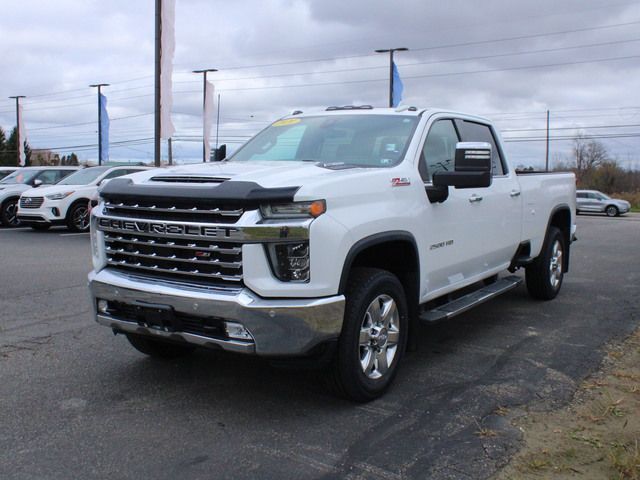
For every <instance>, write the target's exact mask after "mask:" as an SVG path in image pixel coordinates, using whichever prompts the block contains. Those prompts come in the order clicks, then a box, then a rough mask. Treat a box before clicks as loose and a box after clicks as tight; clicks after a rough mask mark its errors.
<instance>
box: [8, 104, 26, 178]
mask: <svg viewBox="0 0 640 480" xmlns="http://www.w3.org/2000/svg"><path fill="white" fill-rule="evenodd" d="M9 98H15V99H16V167H19V166H20V142H21V141H22V139H21V138H20V99H21V98H25V96H24V95H14V96H13V97H9ZM24 163H25V164H26V163H27V162H26V159H25V162H24Z"/></svg>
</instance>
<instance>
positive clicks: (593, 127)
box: [500, 123, 640, 133]
mask: <svg viewBox="0 0 640 480" xmlns="http://www.w3.org/2000/svg"><path fill="white" fill-rule="evenodd" d="M631 127H640V124H637V123H636V124H627V125H587V126H584V127H553V128H550V129H549V130H589V129H600V128H631ZM546 130H547V129H546V128H513V129H507V130H500V131H501V132H502V133H506V132H543V131H546Z"/></svg>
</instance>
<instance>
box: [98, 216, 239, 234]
mask: <svg viewBox="0 0 640 480" xmlns="http://www.w3.org/2000/svg"><path fill="white" fill-rule="evenodd" d="M98 225H99V226H100V228H101V229H107V230H120V231H126V232H135V233H157V234H159V235H189V236H199V237H206V238H231V237H234V236H235V235H237V234H238V233H239V232H240V231H239V230H238V229H237V228H228V227H213V226H206V225H184V224H179V223H164V222H141V221H135V220H121V219H116V218H100V219H98Z"/></svg>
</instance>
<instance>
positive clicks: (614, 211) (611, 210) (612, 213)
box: [605, 205, 619, 217]
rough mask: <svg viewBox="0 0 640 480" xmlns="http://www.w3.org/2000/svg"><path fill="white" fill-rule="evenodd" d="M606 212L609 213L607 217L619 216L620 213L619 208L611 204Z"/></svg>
mask: <svg viewBox="0 0 640 480" xmlns="http://www.w3.org/2000/svg"><path fill="white" fill-rule="evenodd" d="M605 213H606V214H607V217H617V216H618V215H619V212H618V209H617V208H616V207H615V206H614V205H609V206H608V207H607V208H606V209H605Z"/></svg>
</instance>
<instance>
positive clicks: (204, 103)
mask: <svg viewBox="0 0 640 480" xmlns="http://www.w3.org/2000/svg"><path fill="white" fill-rule="evenodd" d="M217 71H218V70H216V69H215V68H203V69H201V70H193V73H202V74H203V75H202V161H203V162H206V161H207V158H206V156H207V153H206V152H207V138H205V131H204V123H205V118H204V116H205V110H206V108H207V72H217Z"/></svg>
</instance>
